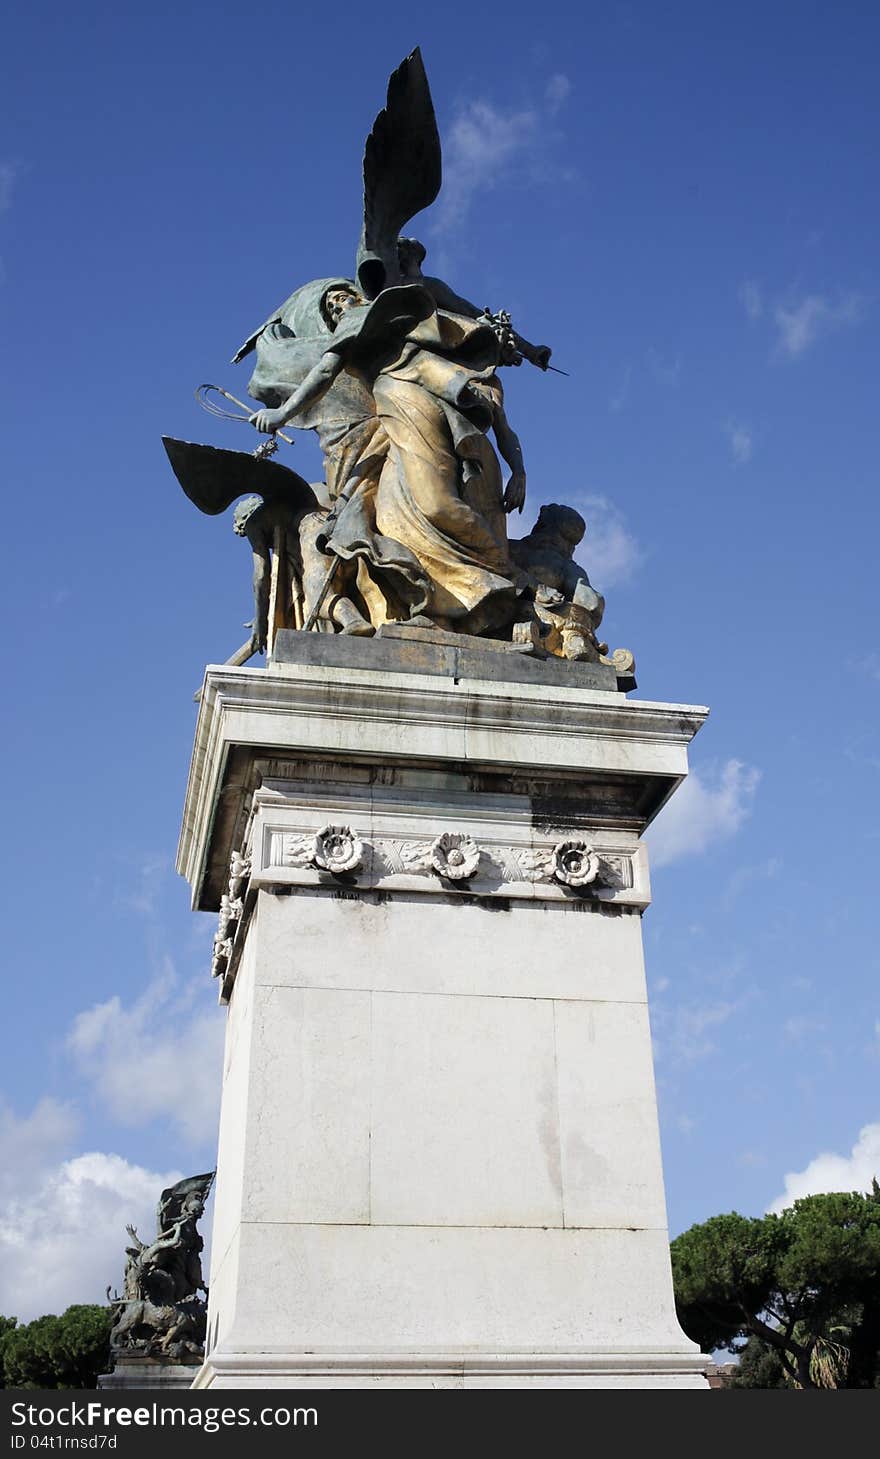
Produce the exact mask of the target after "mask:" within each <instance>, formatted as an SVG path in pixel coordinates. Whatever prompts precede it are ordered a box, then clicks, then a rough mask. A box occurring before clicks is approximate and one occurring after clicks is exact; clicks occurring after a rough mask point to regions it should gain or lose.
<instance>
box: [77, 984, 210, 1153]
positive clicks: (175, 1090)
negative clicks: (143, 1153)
mask: <svg viewBox="0 0 880 1459" xmlns="http://www.w3.org/2000/svg"><path fill="white" fill-rule="evenodd" d="M203 982H204V980H203V979H201V978H200V979H199V980H198V982H197V983H195V984H193V985H191V986H190V987H189V988H181V987H180V986H179V984H178V981H177V979H176V977H175V975H174V971H173V969H172V967H171V965H170V963H169V962H167V960H166V964H165V967H164V971H163V972H162V974H161V975H160V977H158V978H157V979H156V980H155V981H154V982H153V983H151V984H150V985H149V986H148V987H147V988H146V990H145V991H144V993H143V995H142V996H141V997H140V998H139V999H137V1001H136V1002H134V1003H132V1004H131V1005H129V1006H128V1007H126V1006H125V1005H124V1004H123V1003H122V1001H121V999H120V998H119V997H114V998H110V999H108V1001H107V1002H106V1003H97V1004H96V1005H95V1006H94V1008H90V1009H88V1010H87V1011H86V1012H84V1013H80V1014H79V1015H78V1017H77V1018H76V1019H75V1020H74V1022H73V1025H72V1027H71V1029H70V1033H69V1035H68V1047H69V1048H70V1050H71V1051H72V1053H73V1055H74V1057H75V1059H76V1061H77V1064H78V1066H79V1068H80V1071H81V1072H82V1074H83V1075H84V1076H85V1077H86V1078H87V1079H89V1080H90V1081H91V1083H92V1084H93V1085H94V1087H95V1090H96V1092H97V1093H98V1094H99V1095H100V1097H101V1100H102V1102H103V1105H104V1108H105V1110H106V1111H107V1112H108V1113H109V1114H110V1115H111V1116H112V1117H113V1118H114V1119H117V1120H118V1121H119V1122H120V1123H121V1124H125V1125H144V1124H148V1123H149V1122H150V1121H151V1120H154V1119H157V1118H159V1117H164V1118H166V1119H168V1120H170V1121H171V1122H172V1123H173V1124H174V1125H175V1126H176V1128H177V1130H178V1131H179V1133H180V1134H181V1135H182V1136H183V1137H184V1138H185V1139H187V1140H189V1141H192V1142H193V1143H195V1144H202V1143H209V1144H213V1141H214V1138H215V1134H216V1129H217V1110H218V1105H219V1099H220V1075H221V1058H222V1048H223V1022H224V1020H223V1018H222V1016H221V1015H220V1014H219V1013H218V1011H217V1009H216V1008H215V1007H214V1006H204V1004H203V997H200V996H199V995H200V994H202V995H204V994H205V993H206V992H207V991H208V990H207V989H205V988H203V987H202V984H203ZM196 999H198V1005H196Z"/></svg>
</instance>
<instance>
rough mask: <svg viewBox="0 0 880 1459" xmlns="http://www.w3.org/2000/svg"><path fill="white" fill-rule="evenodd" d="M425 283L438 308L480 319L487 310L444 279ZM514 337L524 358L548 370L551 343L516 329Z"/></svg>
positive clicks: (468, 317)
mask: <svg viewBox="0 0 880 1459" xmlns="http://www.w3.org/2000/svg"><path fill="white" fill-rule="evenodd" d="M424 283H425V287H426V288H427V290H428V292H429V293H430V294H431V296H432V297H433V300H434V303H435V304H436V305H437V308H438V309H446V310H448V311H449V313H450V314H463V315H464V316H465V318H466V319H478V318H479V317H480V315H481V314H483V313H485V310H483V309H478V308H477V306H476V304H472V303H471V301H470V299H465V298H464V297H463V296H462V295H461V294H456V292H455V290H454V289H450V287H449V285H448V284H446V283H444V281H443V280H442V279H434V278H430V279H429V278H425V280H424ZM513 339H514V343H515V345H516V347H517V349H518V350H519V352H520V354H521V355H522V357H523V359H524V360H528V362H529V364H530V365H537V366H538V368H539V369H541V370H546V368H547V366H548V364H549V363H550V356H551V354H552V353H553V352H552V350H551V349H550V347H549V345H545V344H532V343H531V342H530V341H529V340H527V339H526V338H525V336H524V335H522V334H518V333H517V331H516V330H514V331H513Z"/></svg>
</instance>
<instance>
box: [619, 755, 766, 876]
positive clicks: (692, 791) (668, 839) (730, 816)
mask: <svg viewBox="0 0 880 1459" xmlns="http://www.w3.org/2000/svg"><path fill="white" fill-rule="evenodd" d="M760 778H761V772H760V771H759V770H756V769H755V768H754V767H752V766H748V765H744V764H743V762H742V761H741V760H728V761H727V763H726V764H725V765H724V766H723V767H722V768H721V770H720V771H716V772H714V773H713V772H712V771H702V772H697V771H695V770H692V771H691V773H690V775H689V776H688V778H687V780H686V781H685V782H684V784H683V785H682V786H680V787H679V789H678V790H677V791H676V792H675V795H674V796H673V797H672V799H671V801H670V802H669V804H668V805H667V806H665V807H664V809H663V810H662V811H661V812H660V815H659V817H658V819H657V821H656V822H655V823H654V825H652V826H651V827H649V829H648V832H647V839H648V844H649V847H650V851H651V861H652V862H653V864H654V866H667V865H668V864H669V863H670V862H672V861H678V860H679V859H680V858H681V857H683V856H693V855H695V854H696V853H697V852H700V851H705V850H706V848H707V847H709V846H712V845H713V844H714V843H715V842H717V841H723V840H726V839H727V838H728V837H730V836H733V835H734V834H735V833H736V832H737V831H738V830H739V828H740V826H741V825H742V824H743V821H744V820H745V819H746V817H747V816H748V815H749V814H750V812H751V808H752V802H753V801H754V797H755V791H756V790H757V787H758V781H759V780H760Z"/></svg>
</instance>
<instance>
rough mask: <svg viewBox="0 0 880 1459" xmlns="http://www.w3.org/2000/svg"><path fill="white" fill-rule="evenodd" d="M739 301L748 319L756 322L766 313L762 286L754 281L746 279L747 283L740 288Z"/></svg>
mask: <svg viewBox="0 0 880 1459" xmlns="http://www.w3.org/2000/svg"><path fill="white" fill-rule="evenodd" d="M739 299H740V303H741V304H742V306H743V308H744V309H745V311H746V317H747V318H748V319H751V320H752V322H754V321H755V320H756V319H760V318H761V315H762V314H763V313H764V299H763V296H762V294H761V289H760V286H759V285H758V284H756V283H755V281H754V279H746V281H745V283H744V284H742V285H741V286H740V291H739Z"/></svg>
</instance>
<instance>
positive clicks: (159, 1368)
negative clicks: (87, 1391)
mask: <svg viewBox="0 0 880 1459" xmlns="http://www.w3.org/2000/svg"><path fill="white" fill-rule="evenodd" d="M198 1371H199V1363H198V1362H197V1361H194V1362H191V1363H164V1362H161V1361H160V1360H159V1359H158V1358H145V1357H139V1356H136V1355H134V1354H132V1355H131V1356H128V1357H124V1358H120V1359H119V1360H118V1361H117V1362H116V1363H115V1364H114V1366H113V1370H112V1372H110V1373H99V1375H98V1387H99V1388H192V1386H193V1379H194V1378H195V1376H196V1374H197V1373H198Z"/></svg>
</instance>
